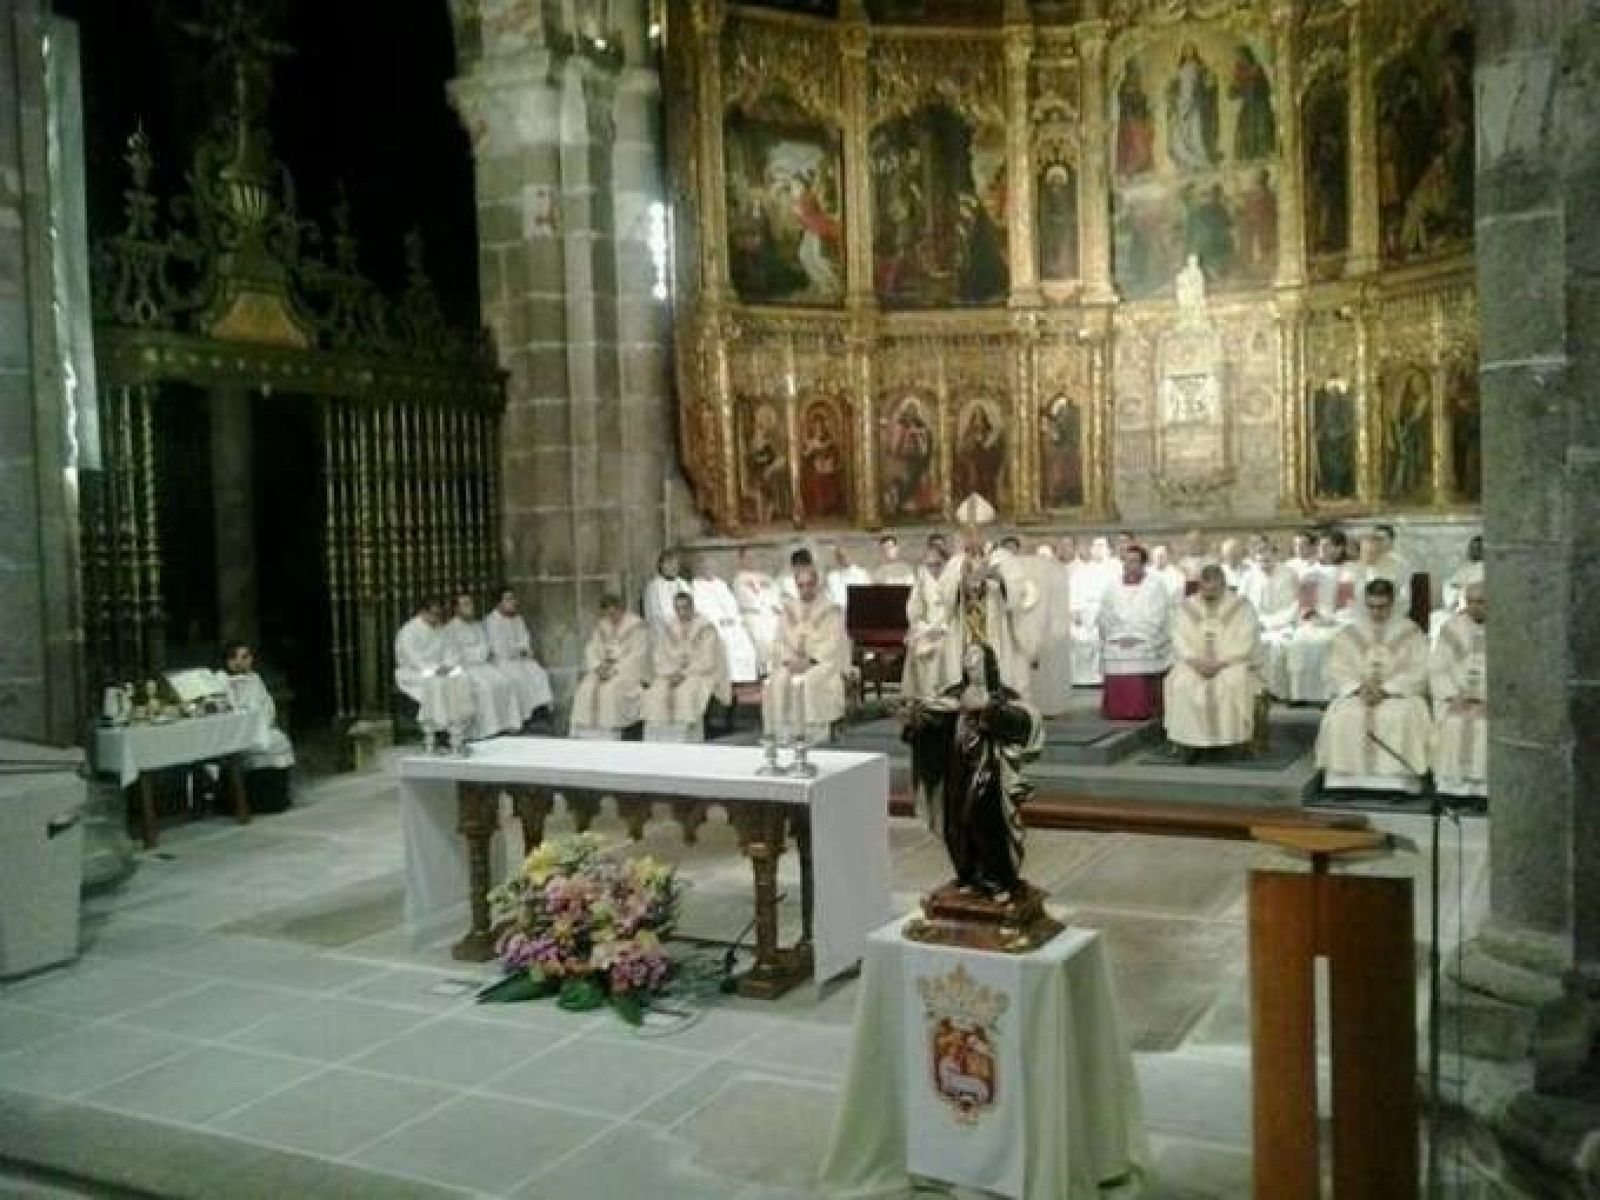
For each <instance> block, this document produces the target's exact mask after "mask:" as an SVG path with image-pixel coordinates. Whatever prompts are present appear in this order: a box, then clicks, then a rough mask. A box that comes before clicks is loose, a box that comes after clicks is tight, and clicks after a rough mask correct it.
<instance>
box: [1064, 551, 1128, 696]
mask: <svg viewBox="0 0 1600 1200" xmlns="http://www.w3.org/2000/svg"><path fill="white" fill-rule="evenodd" d="M1061 540H1062V543H1063V545H1070V544H1071V543H1072V539H1071V538H1063V539H1061ZM1059 553H1060V554H1061V561H1062V562H1068V561H1069V560H1068V558H1067V555H1066V552H1065V550H1062V551H1060V552H1059ZM1109 553H1110V550H1109V548H1108V547H1107V545H1106V540H1105V539H1104V538H1095V539H1094V542H1093V543H1092V544H1091V545H1087V546H1083V547H1080V548H1078V550H1077V554H1076V557H1074V558H1072V559H1071V560H1070V563H1071V565H1070V567H1069V568H1068V571H1067V590H1068V593H1069V594H1070V596H1071V598H1072V683H1073V686H1075V687H1099V686H1100V681H1101V679H1102V678H1104V676H1103V675H1102V673H1101V670H1100V598H1101V597H1102V596H1103V595H1104V594H1105V590H1106V588H1108V587H1110V586H1111V576H1110V575H1109V574H1108V573H1107V570H1106V568H1107V566H1108V565H1109V564H1108V561H1107V557H1106V556H1107V555H1108V554H1109ZM1120 569H1121V568H1120V566H1119V567H1118V570H1119V571H1120Z"/></svg>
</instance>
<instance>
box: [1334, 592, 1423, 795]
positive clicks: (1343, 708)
mask: <svg viewBox="0 0 1600 1200" xmlns="http://www.w3.org/2000/svg"><path fill="white" fill-rule="evenodd" d="M1395 591H1396V589H1395V586H1394V584H1393V583H1391V582H1390V581H1389V580H1387V579H1374V580H1371V581H1370V582H1368V583H1367V585H1366V588H1365V590H1364V591H1363V593H1362V596H1363V599H1364V602H1365V603H1364V608H1365V611H1364V612H1363V613H1362V615H1361V616H1360V617H1359V618H1357V620H1356V621H1355V622H1354V623H1353V624H1351V625H1348V626H1346V627H1345V628H1343V629H1341V630H1340V631H1339V632H1338V634H1336V635H1335V637H1334V639H1333V647H1332V650H1331V651H1330V653H1329V656H1328V682H1329V685H1330V687H1331V688H1332V690H1333V694H1334V697H1335V699H1334V701H1333V703H1331V704H1330V705H1328V711H1327V712H1326V713H1324V714H1323V717H1322V728H1321V729H1319V730H1318V731H1317V766H1318V767H1320V768H1322V771H1323V776H1324V786H1325V787H1328V788H1333V789H1342V788H1355V789H1360V790H1370V791H1383V792H1420V791H1421V790H1422V776H1423V775H1424V774H1425V773H1426V772H1427V770H1428V743H1429V741H1430V740H1431V737H1432V733H1433V730H1432V725H1431V722H1430V721H1429V720H1428V704H1427V701H1426V700H1425V699H1424V697H1425V696H1426V694H1427V690H1428V640H1427V638H1425V637H1424V636H1423V635H1422V630H1420V629H1418V628H1417V627H1416V626H1415V625H1414V624H1412V623H1411V621H1410V620H1409V619H1408V618H1406V617H1403V616H1401V615H1400V614H1399V613H1397V612H1396V611H1395Z"/></svg>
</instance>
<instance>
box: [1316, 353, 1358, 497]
mask: <svg viewBox="0 0 1600 1200" xmlns="http://www.w3.org/2000/svg"><path fill="white" fill-rule="evenodd" d="M1310 404H1311V412H1310V418H1311V419H1310V424H1309V428H1310V459H1311V464H1310V465H1311V497H1312V499H1313V500H1315V501H1318V502H1321V503H1339V502H1343V501H1349V500H1354V499H1355V498H1356V491H1357V478H1356V461H1357V458H1356V456H1357V419H1356V398H1355V396H1354V394H1353V393H1352V392H1351V391H1350V385H1349V384H1348V383H1347V382H1346V381H1345V380H1343V379H1339V378H1334V379H1328V380H1324V381H1323V382H1322V383H1321V384H1319V385H1317V386H1316V387H1315V388H1313V390H1312V392H1311V401H1310Z"/></svg>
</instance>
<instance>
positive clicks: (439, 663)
mask: <svg viewBox="0 0 1600 1200" xmlns="http://www.w3.org/2000/svg"><path fill="white" fill-rule="evenodd" d="M394 683H395V686H396V687H397V688H399V689H400V690H401V691H402V692H404V693H405V694H406V695H407V696H409V697H410V698H411V699H412V700H415V701H416V703H417V723H418V724H419V725H421V726H422V733H423V738H424V740H425V741H426V742H427V743H429V744H431V743H432V742H433V741H434V739H435V738H437V737H444V736H448V738H449V740H450V743H451V744H452V745H453V746H455V747H456V748H457V749H460V748H461V746H462V745H463V744H464V743H465V742H466V737H467V731H468V730H469V729H470V728H471V727H472V719H473V716H474V715H475V713H476V706H475V702H474V699H473V691H472V682H471V681H470V680H469V679H468V678H467V673H466V672H465V671H463V670H462V669H461V663H460V661H459V660H458V659H457V658H456V656H455V651H454V649H453V648H452V647H451V645H450V641H449V639H448V638H446V637H445V632H444V603H443V601H440V600H437V599H428V600H425V601H423V602H422V604H421V605H420V606H419V607H418V608H417V613H416V616H414V617H412V618H411V619H410V620H409V621H407V622H406V623H405V624H404V625H402V626H400V632H399V633H397V634H395V638H394Z"/></svg>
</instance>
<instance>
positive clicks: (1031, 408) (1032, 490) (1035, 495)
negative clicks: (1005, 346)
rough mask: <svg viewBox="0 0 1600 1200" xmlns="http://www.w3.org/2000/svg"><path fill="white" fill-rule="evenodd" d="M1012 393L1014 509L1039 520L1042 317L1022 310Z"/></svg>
mask: <svg viewBox="0 0 1600 1200" xmlns="http://www.w3.org/2000/svg"><path fill="white" fill-rule="evenodd" d="M1012 331H1013V353H1012V355H1011V362H1012V384H1011V387H1012V392H1011V394H1012V395H1013V396H1015V397H1016V402H1015V404H1014V406H1013V409H1014V412H1015V414H1016V419H1015V423H1014V425H1013V427H1012V437H1013V438H1014V439H1015V445H1016V448H1017V453H1016V454H1015V462H1016V469H1015V475H1016V478H1015V479H1014V480H1013V481H1012V484H1013V491H1012V494H1013V497H1014V499H1013V504H1014V509H1013V511H1015V512H1016V514H1017V519H1018V520H1020V521H1036V520H1038V519H1039V515H1040V512H1039V490H1040V489H1039V413H1040V407H1039V370H1038V367H1039V316H1038V314H1037V313H1018V314H1017V315H1016V318H1015V320H1013V322H1012Z"/></svg>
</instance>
